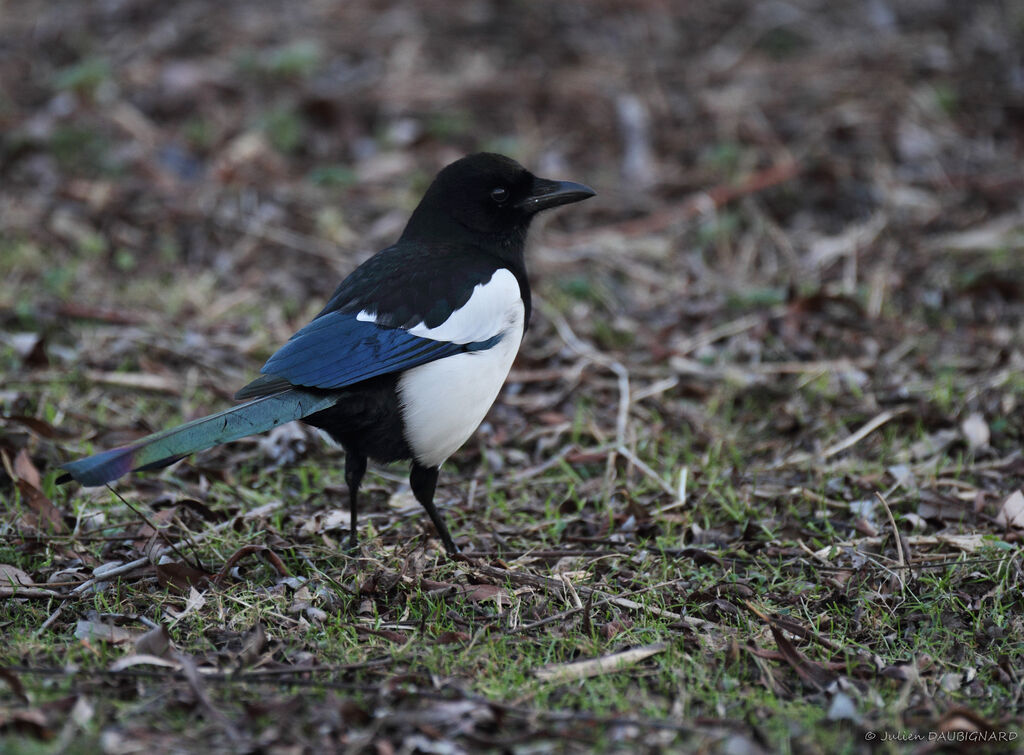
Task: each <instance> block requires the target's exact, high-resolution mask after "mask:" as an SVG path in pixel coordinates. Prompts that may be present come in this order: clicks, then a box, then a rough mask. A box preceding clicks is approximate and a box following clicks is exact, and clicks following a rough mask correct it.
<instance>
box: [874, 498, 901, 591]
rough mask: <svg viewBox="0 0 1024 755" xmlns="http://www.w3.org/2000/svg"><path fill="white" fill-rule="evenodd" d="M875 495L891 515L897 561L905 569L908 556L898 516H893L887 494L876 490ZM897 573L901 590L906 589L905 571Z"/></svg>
mask: <svg viewBox="0 0 1024 755" xmlns="http://www.w3.org/2000/svg"><path fill="white" fill-rule="evenodd" d="M875 497H876V498H878V500H879V501H881V502H882V506H884V507H885V513H886V515H887V516H888V517H889V525H890V526H891V527H892V536H893V537H894V538H896V559H897V560H896V563H897V565H898V566H899V567H900V568H901V569H903V568H904V567H905V566H906V565H907V559H906V557H905V556H904V553H903V540H902V538H901V537H900V530H899V528H898V527H897V526H896V518H895V517H893V515H892V509H891V508H889V502H888V501H887V500H885V496H883V495H882V494H881V493H879V492H878V491H877V490H876V491H875ZM897 575H898V577H899V580H900V589H901V590H906V589H907V583H906V582H905V581H904V580H903V572H902V571H900V572H897Z"/></svg>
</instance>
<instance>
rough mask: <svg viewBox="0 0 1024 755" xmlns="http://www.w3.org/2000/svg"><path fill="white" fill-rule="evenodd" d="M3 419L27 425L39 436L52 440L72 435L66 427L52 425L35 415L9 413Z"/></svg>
mask: <svg viewBox="0 0 1024 755" xmlns="http://www.w3.org/2000/svg"><path fill="white" fill-rule="evenodd" d="M4 419H5V420H9V421H11V422H17V423H18V424H19V425H23V426H24V427H27V428H28V429H29V430H31V431H32V432H33V433H35V434H36V435H38V436H39V437H40V438H46V439H47V440H54V439H56V438H69V437H72V435H73V434H72V433H70V432H69V431H68V430H66V429H62V428H59V427H54V426H53V425H51V424H50V423H49V422H45V421H44V420H41V419H37V418H36V417H29V416H27V415H25V414H10V415H8V416H6V417H4Z"/></svg>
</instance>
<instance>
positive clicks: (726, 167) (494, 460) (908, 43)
mask: <svg viewBox="0 0 1024 755" xmlns="http://www.w3.org/2000/svg"><path fill="white" fill-rule="evenodd" d="M927 5H928V7H927V8H924V7H922V8H920V9H917V10H915V11H913V12H911V10H908V9H906V8H902V7H901V6H899V5H898V4H891V3H885V2H882V3H872V4H867V5H865V6H863V7H861V6H858V7H857V8H854V7H852V6H851V7H850V8H846V7H839V6H837V7H835V8H817V7H812V5H811V4H809V3H802V2H797V3H790V4H786V5H784V6H777V5H772V6H770V7H769V6H767V5H764V4H757V3H739V4H735V5H734V6H730V8H728V9H727V8H725V7H724V6H723V7H722V8H717V7H712V6H710V5H702V4H677V5H674V6H672V7H671V8H664V7H661V6H657V7H655V6H650V7H648V5H647V4H642V3H626V4H621V5H620V6H615V5H614V4H613V5H607V4H573V3H570V4H556V5H554V6H545V5H543V4H539V5H537V6H529V7H522V8H519V7H518V6H516V8H515V9H511V7H506V5H505V4H501V3H455V4H444V6H443V7H442V5H441V4H439V3H434V2H431V3H427V4H425V5H423V4H413V3H406V2H399V3H396V4H394V7H393V8H392V9H391V10H389V11H388V12H386V13H384V12H381V10H380V9H379V7H377V6H376V5H375V4H372V3H349V4H345V6H344V7H341V6H337V7H335V6H331V5H329V4H325V5H317V6H315V7H311V8H310V9H308V10H306V11H304V12H303V13H293V12H290V11H289V12H284V11H282V9H281V8H278V7H277V6H275V5H274V4H272V3H256V4H249V6H247V8H246V13H245V17H244V19H242V20H243V21H244V22H241V23H240V22H239V21H240V17H238V16H236V15H235V13H236V11H235V10H233V7H232V6H231V5H230V4H228V5H224V6H223V7H221V6H218V7H216V8H214V7H212V6H210V5H209V4H201V3H198V2H182V3H175V4H172V5H169V6H168V7H166V8H163V9H157V8H155V7H154V8H148V6H147V7H143V6H144V4H142V5H139V4H134V3H128V4H124V5H117V4H115V5H102V4H91V3H80V4H79V3H76V4H62V5H61V7H60V9H59V12H58V11H57V10H51V9H49V8H46V7H44V5H43V4H41V3H36V2H29V3H23V4H19V5H18V6H17V7H11V8H9V9H7V11H5V12H6V13H8V16H9V17H8V18H5V21H6V24H5V30H4V31H2V32H0V34H2V35H3V38H4V42H5V44H6V47H5V49H7V50H9V51H13V52H14V54H8V55H0V85H2V86H0V91H2V92H3V96H2V97H0V122H2V123H3V125H4V136H3V137H0V177H2V179H3V181H2V182H0V187H2V188H0V215H2V217H3V229H2V231H0V265H2V272H3V275H2V276H0V278H2V279H3V280H2V282H0V316H2V317H3V322H4V325H3V328H2V329H0V345H2V348H3V351H0V360H2V361H0V364H2V367H0V370H2V372H3V380H2V384H0V403H2V407H0V408H2V417H0V454H2V460H3V466H4V470H5V475H4V476H3V479H2V480H0V491H2V496H3V499H4V501H5V502H7V504H8V505H5V506H4V507H3V516H2V518H0V528H2V530H0V531H2V535H3V537H2V539H0V564H3V567H2V572H0V573H2V575H3V581H2V584H0V601H2V603H0V605H2V609H0V630H2V631H3V634H4V637H5V642H4V643H3V645H4V646H3V651H2V656H0V678H2V680H3V684H2V685H0V736H8V737H20V738H24V739H29V740H39V741H43V742H47V743H56V745H58V746H66V745H67V744H69V743H70V742H72V741H73V740H75V739H81V740H83V741H88V742H91V743H92V744H93V745H94V748H98V749H102V750H104V751H107V752H131V751H138V750H139V749H141V748H145V749H149V750H154V751H180V750H181V749H182V748H183V747H184V748H185V749H193V750H195V749H203V750H210V749H221V750H232V751H251V750H253V749H266V750H268V751H274V750H280V751H284V750H295V749H302V748H306V749H324V748H328V749H331V748H346V749H351V750H360V749H367V750H375V751H378V752H391V751H405V752H416V751H422V752H442V751H443V752H458V751H469V750H473V749H482V748H491V749H499V750H512V751H515V750H517V749H519V750H521V751H537V750H541V751H543V750H545V749H564V750H570V751H571V750H576V751H588V750H591V749H614V748H616V747H619V748H628V749H645V748H646V749H653V750H657V749H659V748H675V749H698V748H705V749H716V748H718V749H725V750H728V751H743V752H760V751H765V750H776V749H790V750H799V751H811V752H814V751H834V750H839V749H845V750H857V749H865V750H866V749H870V745H869V744H868V742H869V740H868V739H867V738H866V737H867V735H868V734H870V733H873V734H874V735H875V736H880V735H881V734H882V733H890V734H915V735H919V736H922V737H924V738H925V739H927V738H928V736H930V735H931V736H933V737H934V738H938V737H939V736H940V735H942V736H945V737H946V739H944V740H943V741H945V742H964V741H968V740H967V737H968V735H970V736H974V737H978V736H982V735H985V736H986V737H990V738H988V739H983V740H979V739H974V740H971V741H984V742H993V743H995V744H996V746H1005V747H1012V746H1013V745H1012V741H1010V740H1008V739H1007V737H1008V736H1009V735H1016V734H1019V732H1020V729H1019V721H1020V715H1021V713H1022V712H1024V707H1022V706H1024V699H1022V695H1021V689H1022V687H1021V672H1020V668H1021V665H1022V664H1021V648H1022V647H1024V641H1022V639H1024V625H1022V623H1021V618H1020V617H1021V615H1022V609H1024V605H1022V598H1021V594H1022V574H1021V559H1020V547H1021V545H1020V544H1021V532H1022V530H1024V527H1022V526H1021V517H1022V510H1024V506H1022V504H1021V500H1022V499H1021V492H1020V491H1021V490H1022V489H1024V459H1022V457H1021V454H1020V445H1021V442H1022V440H1024V424H1022V421H1021V412H1020V404H1021V401H1022V397H1024V392H1022V384H1021V381H1020V374H1021V370H1022V368H1024V352H1022V349H1021V344H1022V343H1024V297H1022V295H1021V293H1022V291H1024V272H1022V268H1021V266H1020V265H1019V263H1018V261H1017V258H1018V257H1019V251H1020V245H1021V239H1022V228H1024V223H1022V220H1021V218H1022V216H1021V212H1020V208H1019V207H1018V206H1017V205H1018V204H1019V202H1018V201H1017V197H1019V194H1020V189H1021V188H1022V187H1024V185H1022V184H1021V182H1020V178H1019V176H1017V175H1016V172H1015V171H1014V170H1013V167H1014V165H1015V164H1014V161H1013V155H1017V154H1019V153H1020V150H1021V145H1020V140H1019V138H1018V135H1019V133H1020V125H1021V120H1020V119H1021V116H1020V113H1021V112H1024V111H1022V110H1021V107H1020V104H1021V97H1020V91H1019V86H1017V85H1016V84H1015V83H1014V82H1015V80H1014V79H1013V76H1012V72H1013V71H1015V70H1017V69H1018V68H1019V67H1020V53H1019V51H1020V50H1021V49H1024V42H1022V40H1021V38H1020V31H1019V30H1020V29H1021V28H1024V27H1021V25H1020V24H1019V20H1020V19H1019V18H1018V19H1016V20H1014V18H1013V17H1012V16H1013V10H1012V9H1010V8H1007V7H1005V6H1004V5H1002V4H998V3H988V2H982V3H976V4H972V5H971V7H970V9H968V10H964V8H963V6H962V5H960V4H956V3H953V2H945V3H944V2H939V3H932V4H927ZM434 11H436V12H434ZM72 32H73V33H72ZM124 39H131V40H133V42H132V43H131V45H132V54H130V55H126V54H125V53H124V50H123V49H122V48H121V47H120V46H121V45H122V44H123V40H124ZM383 50H387V51H389V54H387V55H383V54H382V53H381V51H383ZM524 50H529V51H530V55H529V56H524V53H523V51H524ZM526 57H529V58H530V59H531V60H532V61H533V62H532V63H527V62H524V61H525V59H526ZM27 61H33V65H32V66H27V63H26V62H27ZM510 63H521V64H518V65H510ZM513 71H514V75H513ZM980 81H984V82H986V85H985V87H979V86H978V84H977V82H980ZM552 135H557V136H558V138H554V136H552ZM495 145H498V146H495ZM480 148H498V149H501V150H505V151H512V152H514V153H515V155H516V156H517V157H520V158H521V159H523V160H524V161H525V162H527V163H528V164H530V165H531V166H536V167H537V168H538V170H540V171H542V172H549V173H550V172H558V173H562V172H565V175H566V176H567V177H580V178H582V179H584V180H587V181H588V183H593V184H597V185H598V187H599V193H600V197H599V199H598V200H596V201H595V203H594V204H593V205H591V206H589V207H585V208H582V209H581V210H580V211H579V212H574V213H565V214H564V216H557V217H554V218H551V219H549V220H547V221H546V224H545V226H544V227H543V228H538V229H537V231H536V232H535V238H534V246H533V248H532V249H531V272H532V273H533V275H534V276H535V283H536V289H537V295H538V296H537V298H538V302H539V303H538V307H537V310H538V314H537V315H536V317H535V319H534V321H533V322H532V324H531V330H530V334H529V336H528V338H527V340H526V342H525V343H524V345H523V350H522V353H521V355H520V357H519V359H518V361H517V364H516V366H515V369H514V371H513V374H512V375H511V377H510V380H509V385H508V386H507V387H506V389H505V391H504V392H503V395H502V398H501V400H500V401H499V403H498V405H496V406H495V408H494V409H493V410H492V412H491V413H490V415H489V416H488V418H487V420H486V422H485V424H484V426H483V427H482V428H481V430H480V431H479V433H478V434H477V436H476V437H475V438H474V440H473V441H471V442H470V443H469V444H468V445H467V447H466V448H465V449H463V451H461V452H460V453H459V454H458V455H457V457H456V458H455V459H453V460H452V462H451V463H450V464H449V466H450V467H451V468H450V469H449V470H448V473H447V475H446V482H445V483H444V484H443V486H442V490H441V491H439V495H438V500H439V503H440V504H441V505H442V506H443V507H444V509H445V515H446V518H447V519H448V520H449V522H450V524H451V526H452V529H453V531H455V532H456V533H458V540H459V542H460V545H462V547H463V548H464V550H465V551H466V553H467V555H468V556H469V558H468V559H467V560H466V561H462V562H458V563H454V564H453V563H448V562H446V561H445V560H444V559H443V558H441V557H440V556H439V555H438V548H437V547H436V543H435V542H433V532H432V530H431V529H430V527H429V524H428V523H425V522H424V518H423V517H422V516H421V515H420V512H419V510H418V508H417V507H416V506H414V505H412V506H409V505H406V504H408V495H407V493H406V491H405V490H404V489H403V487H402V480H401V475H400V474H397V473H396V471H395V470H390V469H377V470H374V472H373V479H372V480H368V484H367V486H366V491H367V493H366V496H365V498H366V502H365V504H364V505H363V507H362V510H361V512H360V522H361V532H360V536H361V548H360V551H359V552H358V553H357V554H355V555H352V556H349V555H346V554H345V553H344V552H343V550H342V549H343V544H344V540H345V534H346V533H345V530H346V527H347V519H348V508H347V505H348V501H347V495H346V493H345V486H344V481H343V477H342V475H341V459H340V458H339V456H338V455H337V454H336V453H335V452H332V451H330V450H327V449H324V448H323V447H322V446H321V445H320V444H319V442H318V441H317V440H316V439H315V438H314V437H313V436H312V434H310V433H308V432H307V431H305V430H303V429H302V428H296V427H294V426H292V427H289V428H282V429H281V430H280V432H278V433H276V434H274V435H273V436H268V437H267V438H259V439H249V440H246V441H241V442H239V443H236V444H233V445H232V446H230V447H226V448H218V449H211V450H210V451H208V452H204V453H202V454H200V455H198V456H197V457H196V458H194V459H191V460H189V461H186V462H182V463H180V464H178V465H176V466H175V467H173V468H172V469H170V470H168V471H166V472H164V473H161V474H158V475H151V476H138V477H132V478H129V479H128V480H126V481H122V482H120V483H119V484H118V485H117V487H116V493H117V495H112V494H111V493H110V492H109V491H107V490H105V489H100V490H84V491H83V490H68V489H62V488H57V487H56V486H55V485H54V477H55V474H54V469H55V468H56V466H57V465H59V463H61V462H62V461H64V460H67V459H69V458H72V457H74V456H77V455H78V454H81V453H88V452H90V451H91V450H93V449H100V448H105V447H109V446H113V445H116V444H119V443H123V442H126V441H128V440H130V439H132V438H136V437H139V436H140V435H142V434H145V433H146V432H149V431H152V430H155V429H158V428H160V427H164V426H167V425H170V424H172V423H175V422H180V421H184V420H187V419H190V418H193V417H196V416H201V415H202V414H205V413H208V412H210V411H214V410H216V409H218V408H221V407H222V406H223V405H224V404H225V403H226V402H227V401H229V400H230V397H231V394H232V392H233V389H234V387H237V386H238V385H241V384H243V383H244V382H245V380H246V378H247V377H250V376H251V375H252V374H253V373H254V371H255V369H257V368H258V366H259V364H260V363H261V361H262V360H263V359H264V358H265V357H266V356H267V355H268V354H269V353H270V351H271V350H272V349H273V348H274V347H275V346H276V345H277V344H279V343H280V342H282V341H283V340H284V339H286V338H287V337H288V336H289V335H290V334H291V333H292V332H293V330H294V328H295V327H296V326H297V325H301V324H302V322H303V321H305V320H306V319H308V317H310V316H312V315H313V314H315V312H316V310H317V309H318V308H319V306H320V304H321V303H322V302H323V301H324V299H325V298H326V297H327V296H329V294H330V289H331V287H332V286H333V284H334V283H335V282H336V281H337V280H338V279H339V278H340V277H341V276H342V275H344V274H345V273H346V272H347V271H349V270H350V269H352V267H354V266H355V264H357V263H358V261H360V260H361V259H364V258H365V257H366V256H367V255H368V254H369V253H370V252H372V251H373V250H374V249H376V248H379V247H380V246H382V245H384V244H386V243H388V241H389V240H390V239H391V238H393V236H394V235H395V234H396V233H397V232H398V230H400V227H401V223H402V222H403V218H404V214H405V211H406V210H407V208H408V207H409V206H410V204H411V203H412V202H414V201H415V195H416V194H417V192H418V191H419V190H420V189H421V188H422V187H420V186H417V185H416V182H417V181H421V180H422V177H423V176H428V175H430V174H431V172H432V171H433V170H434V169H436V168H437V167H438V166H439V165H441V164H443V163H444V162H446V161H448V160H450V159H452V158H453V157H455V156H458V155H459V154H461V153H464V152H467V151H471V150H475V149H480ZM588 204H589V203H588ZM118 496H120V497H121V498H122V499H123V501H124V503H122V501H121V500H119V499H118ZM125 504H129V505H125ZM544 670H547V672H546V673H548V674H551V675H553V676H549V677H548V678H547V679H541V678H539V675H540V676H543V675H544V673H545V671H544ZM996 735H1000V736H1003V738H1002V739H999V738H997V737H996ZM957 736H959V737H961V739H956V738H955V737H957ZM1000 743H1001V744H1000Z"/></svg>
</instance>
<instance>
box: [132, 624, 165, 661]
mask: <svg viewBox="0 0 1024 755" xmlns="http://www.w3.org/2000/svg"><path fill="white" fill-rule="evenodd" d="M173 649H174V646H173V645H172V644H171V636H170V635H169V634H168V633H167V627H165V626H159V627H155V628H154V629H150V630H149V631H148V632H146V633H145V634H144V635H142V636H141V637H139V638H137V639H136V640H135V652H136V653H138V654H140V655H153V656H157V657H158V658H166V657H167V656H168V654H169V653H170V652H171V651H172V650H173Z"/></svg>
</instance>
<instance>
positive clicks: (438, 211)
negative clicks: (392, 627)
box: [58, 153, 595, 555]
mask: <svg viewBox="0 0 1024 755" xmlns="http://www.w3.org/2000/svg"><path fill="white" fill-rule="evenodd" d="M594 194H595V192H594V190H593V189H591V188H589V187H588V186H584V185H583V184H579V183H574V182H572V181H552V180H549V179H545V178H538V177H537V176H535V175H533V174H532V173H530V172H529V171H528V170H526V168H524V167H523V166H522V165H520V164H519V163H517V162H516V161H514V160H512V159H510V158H508V157H504V156H502V155H497V154H492V153H478V154H473V155H469V156H467V157H463V158H462V159H460V160H456V161H455V162H453V163H452V164H450V165H448V166H447V167H446V168H444V169H443V170H441V172H440V173H438V174H437V176H436V177H435V178H434V181H433V182H432V183H431V184H430V186H429V188H428V189H427V191H426V193H425V194H424V195H423V198H422V199H421V200H420V203H419V205H418V206H417V207H416V209H415V210H414V211H413V213H412V215H411V217H410V218H409V221H408V224H407V225H406V226H405V230H404V231H403V232H402V235H401V237H400V238H399V239H398V241H397V242H396V243H395V244H393V245H392V246H389V247H387V248H386V249H383V250H382V251H380V252H378V253H377V254H375V255H374V256H373V257H371V258H370V259H368V260H367V261H366V262H364V263H362V264H361V265H359V266H358V267H357V268H356V269H355V270H354V271H353V272H352V273H351V274H350V275H349V276H348V277H347V278H345V280H343V281H342V282H341V284H340V285H339V286H338V288H337V289H336V290H335V291H334V294H333V295H332V296H331V298H330V300H329V301H328V302H327V304H326V306H325V307H324V308H323V310H321V312H320V313H319V314H318V315H317V316H316V317H315V318H313V320H312V321H311V322H310V323H309V324H308V325H306V326H305V327H303V328H302V329H300V330H299V331H298V332H296V333H295V335H293V336H292V337H291V339H289V341H288V342H287V343H285V345H284V346H282V347H281V348H280V349H279V350H278V351H277V352H275V353H274V354H273V355H272V356H271V357H270V359H268V360H267V362H266V364H264V365H263V368H262V369H261V370H260V373H261V374H260V376H259V377H258V378H256V379H255V380H253V381H252V382H251V383H249V384H248V385H246V386H245V387H243V388H242V389H241V390H239V391H238V392H237V394H236V395H235V398H236V399H238V400H244V401H245V403H242V404H240V405H238V406H235V407H233V408H230V409H227V410H225V411H222V412H219V413H217V414H213V415H211V416H209V417H203V418H201V419H197V420H193V421H192V422H188V423H186V424H184V425H181V426H180V427H176V428H173V429H170V430H165V431H163V432H159V433H155V434H153V435H150V436H147V437H145V438H142V439H140V440H138V441H136V442H134V443H132V444H131V445H128V446H123V447H121V448H115V449H112V450H110V451H105V452H103V453H100V454H96V455H95V456H90V457H88V458H85V459H81V460H78V461H73V462H70V463H67V464H64V465H62V467H61V469H63V470H64V472H65V473H66V474H64V475H63V476H62V477H61V478H60V479H59V480H58V482H67V481H69V480H72V479H74V480H76V481H77V482H79V483H81V484H83V485H103V484H105V483H108V482H110V481H112V480H115V479H117V478H118V477H121V476H122V475H124V474H127V473H128V472H129V471H147V470H153V469H158V468H160V467H165V466H167V465H169V464H173V463H174V462H176V461H178V460H180V459H182V458H184V457H186V456H188V455H189V454H192V453H194V452H196V451H202V450H204V449H206V448H210V447H211V446H214V445H217V444H219V443H226V442H228V441H232V440H238V439H239V438H243V437H245V436H247V435H253V434H255V433H260V432H264V431H266V430H270V429H271V428H273V427H276V426H277V425H281V424H284V423H285V422H290V421H292V420H302V421H303V422H306V423H307V424H309V425H312V426H313V427H316V428H319V429H320V430H321V431H322V432H323V433H326V434H327V436H328V437H329V438H331V439H333V440H334V441H336V442H337V443H338V444H340V445H341V447H342V448H343V449H344V450H345V483H346V485H347V486H348V493H349V504H350V510H351V521H350V528H349V546H350V548H352V549H353V550H354V549H355V547H356V522H357V508H358V507H357V499H358V494H359V486H360V483H361V482H362V480H363V475H364V474H365V473H366V464H367V459H374V460H376V461H378V462H383V463H388V462H393V461H400V460H410V461H411V462H412V464H411V470H410V474H409V483H410V485H411V487H412V491H413V494H414V495H415V497H416V500H417V501H419V503H420V504H421V505H422V506H423V508H424V509H425V510H426V512H427V514H428V515H429V516H430V520H431V521H432V522H433V523H434V527H435V529H436V530H437V534H438V535H439V536H440V538H441V542H442V543H443V544H444V547H445V550H446V551H447V552H448V554H450V555H455V554H456V553H458V548H457V547H456V545H455V542H454V541H453V540H452V537H451V535H450V534H449V532H448V528H447V527H446V526H445V523H444V520H443V519H442V518H441V515H440V513H439V512H438V510H437V507H436V506H435V505H434V490H435V487H436V485H437V478H438V472H439V469H440V466H441V464H442V463H443V462H444V461H445V459H447V458H448V457H449V456H451V454H453V453H454V452H455V451H456V450H457V449H458V448H459V447H460V446H462V444H463V443H465V442H466V440H468V439H469V437H470V435H472V434H473V431H474V430H476V428H477V426H478V425H479V424H480V422H481V421H482V420H483V418H484V415H486V414H487V411H488V409H490V407H491V404H492V403H494V400H495V398H496V397H497V395H498V392H499V391H500V390H501V386H502V384H503V383H504V382H505V378H506V377H507V376H508V372H509V369H510V368H511V367H512V361H513V360H514V359H515V356H516V353H517V352H518V351H519V345H520V343H521V341H522V339H523V334H524V332H525V330H526V326H527V323H529V321H530V283H529V280H528V278H527V275H526V263H525V259H524V247H525V243H526V234H527V230H528V229H529V226H530V221H531V220H532V219H533V217H534V215H536V214H537V213H538V212H540V211H541V210H546V209H549V208H552V207H558V206H559V205H564V204H570V203H572V202H579V201H581V200H584V199H587V198H588V197H592V196H594Z"/></svg>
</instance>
